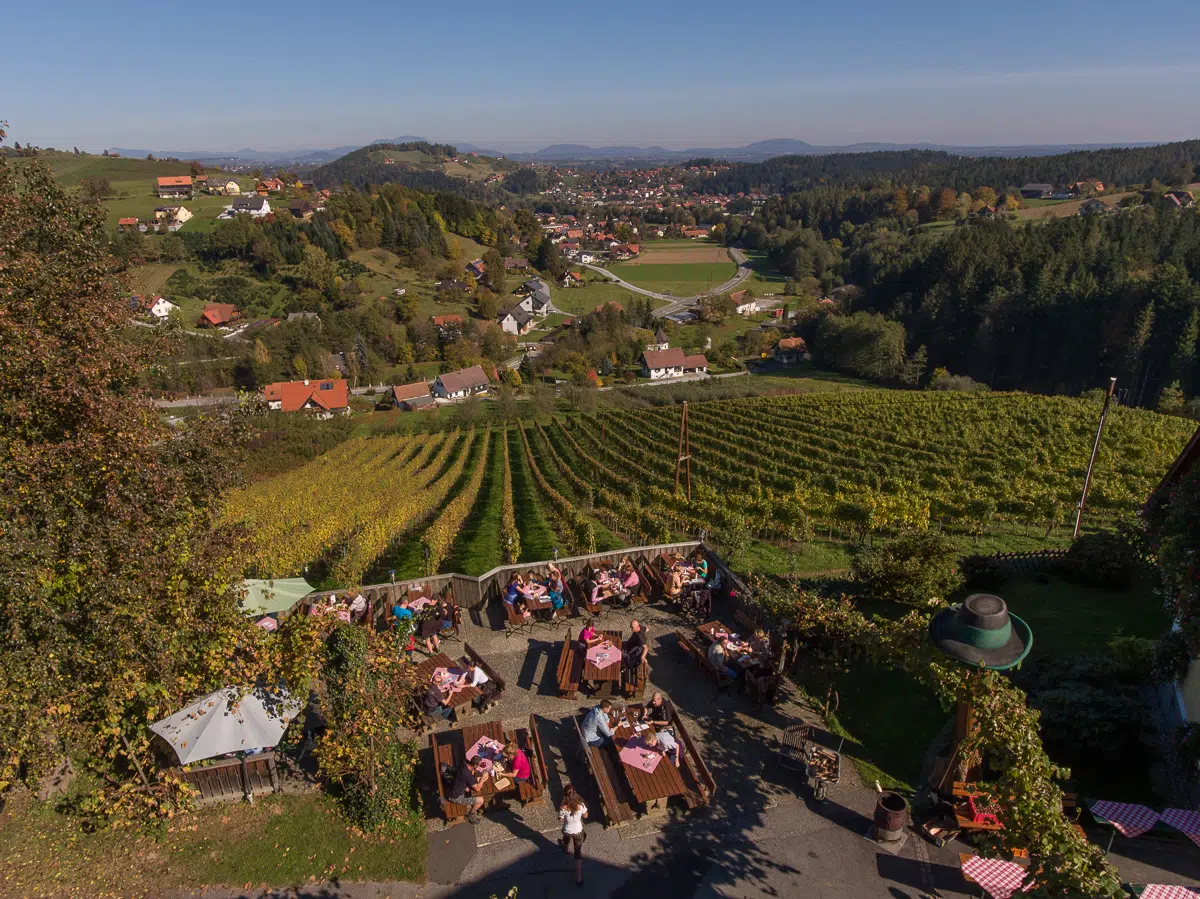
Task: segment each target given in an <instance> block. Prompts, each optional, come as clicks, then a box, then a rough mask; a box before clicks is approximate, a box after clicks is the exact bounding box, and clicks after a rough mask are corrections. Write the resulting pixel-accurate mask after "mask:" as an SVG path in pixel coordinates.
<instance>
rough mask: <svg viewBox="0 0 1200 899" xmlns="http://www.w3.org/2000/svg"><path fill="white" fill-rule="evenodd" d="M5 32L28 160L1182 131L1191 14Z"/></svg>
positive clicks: (6, 102) (516, 16)
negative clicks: (120, 150)
mask: <svg viewBox="0 0 1200 899" xmlns="http://www.w3.org/2000/svg"><path fill="white" fill-rule="evenodd" d="M2 21H3V28H2V29H0V49H2V51H3V55H4V57H5V66H4V68H5V75H4V77H3V81H2V82H0V119H7V120H8V121H9V123H10V126H11V133H10V140H18V141H22V142H25V141H32V142H34V143H36V144H38V145H41V146H59V147H62V146H73V145H77V146H79V147H81V148H85V149H92V150H99V149H101V148H104V147H112V146H122V147H149V148H152V149H160V150H170V149H178V150H200V149H203V150H232V149H236V148H239V147H253V148H256V149H279V148H291V147H332V146H340V145H343V144H361V143H366V142H368V141H370V140H373V139H375V138H384V137H394V136H396V135H401V134H419V135H423V136H426V137H428V138H430V139H433V140H453V141H469V142H473V143H480V144H487V145H489V146H493V147H497V148H498V149H502V150H522V149H535V148H537V147H540V146H544V145H546V144H549V143H558V142H572V143H588V144H592V145H597V144H614V143H621V144H630V143H636V144H643V145H645V144H651V143H653V144H659V145H662V146H669V147H687V146H705V145H707V146H728V145H735V144H740V143H744V142H748V141H751V140H759V139H764V138H772V137H795V138H800V139H802V140H807V141H809V142H810V143H817V144H843V143H850V142H854V141H866V140H881V141H898V142H913V141H933V142H938V143H955V144H976V145H980V144H1019V143H1078V142H1108V141H1112V142H1120V141H1153V140H1178V139H1183V138H1189V137H1200V92H1198V91H1197V86H1200V3H1198V2H1196V0H1142V2H1139V3H1137V4H1131V3H1128V2H1124V3H1118V2H1113V0H1093V2H1081V0H1041V2H1037V3H1034V2H1029V0H1007V2H1000V3H987V4H983V3H979V2H976V0H956V2H945V0H915V2H910V3H897V2H895V0H840V2H836V3H813V2H811V0H810V2H798V0H758V2H754V3H744V4H730V3H728V2H721V3H716V2H709V0H691V2H686V3H684V2H676V3H662V2H656V0H650V2H639V3H635V4H618V5H616V6H613V5H604V4H579V3H563V2H554V3H551V2H544V0H527V2H524V3H520V4H515V5H514V4H507V3H496V2H492V3H482V2H476V0H451V2H445V0H443V2H432V3H429V2H418V3H405V2H403V0H400V2H396V0H392V2H387V3H383V2H363V0H343V2H340V3H329V2H325V3H314V2H309V0H291V2H288V3H282V2H257V3H256V2H249V3H230V2H226V0H213V2H209V3H203V4H194V3H161V2H160V3H144V2H119V0H118V2H116V3H110V4H98V3H96V2H94V0H91V2H86V3H85V2H82V0H62V2H57V3H47V4H40V3H34V4H28V3H22V4H9V5H8V6H7V7H6V9H5V11H4V13H3V17H2Z"/></svg>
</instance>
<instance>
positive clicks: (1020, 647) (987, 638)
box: [929, 593, 1033, 671]
mask: <svg viewBox="0 0 1200 899" xmlns="http://www.w3.org/2000/svg"><path fill="white" fill-rule="evenodd" d="M929 636H930V638H931V639H932V640H933V645H934V646H936V647H937V648H938V649H940V650H941V651H942V652H944V653H945V654H946V655H948V656H950V657H951V658H954V659H958V660H959V661H960V662H965V663H966V664H968V665H971V666H973V667H979V668H990V669H991V670H992V671H1005V670H1007V669H1009V668H1012V667H1013V666H1015V665H1018V664H1020V662H1021V660H1022V659H1024V658H1025V656H1027V655H1029V650H1030V649H1032V648H1033V631H1031V630H1030V629H1029V625H1028V624H1026V623H1025V622H1024V621H1022V620H1021V619H1020V618H1018V617H1017V616H1016V615H1013V614H1012V613H1011V612H1009V611H1008V606H1007V605H1005V603H1004V600H1003V599H1001V598H1000V597H999V596H994V595H993V594H991V593H973V594H971V595H970V596H968V597H967V598H966V599H965V600H963V602H962V604H961V605H958V606H953V607H951V608H949V609H944V610H942V611H941V612H938V613H937V614H936V615H934V616H933V618H932V619H931V620H930V622H929Z"/></svg>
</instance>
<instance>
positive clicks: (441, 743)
mask: <svg viewBox="0 0 1200 899" xmlns="http://www.w3.org/2000/svg"><path fill="white" fill-rule="evenodd" d="M480 737H490V738H491V739H493V740H496V741H498V742H500V743H505V742H507V739H508V735H506V734H505V733H504V729H503V728H502V727H501V726H500V722H499V721H487V722H484V723H483V724H471V725H468V726H466V727H463V728H460V729H459V730H451V731H443V732H442V733H436V734H431V735H430V737H429V744H430V747H431V748H432V750H433V767H434V776H435V777H436V778H437V779H438V793H439V795H441V796H442V798H443V799H445V798H447V797H446V796H445V787H444V786H443V784H442V782H441V775H440V774H439V773H438V772H439V771H440V770H441V766H442V765H449V766H450V767H451V768H453V769H454V771H455V772H456V773H457V771H458V769H459V766H460V765H462V763H463V761H464V760H465V759H466V755H467V750H468V749H470V748H471V747H472V746H473V745H475V741H476V740H478V739H479V738H480ZM501 778H502V779H503V778H507V780H508V786H507V787H505V788H504V789H502V790H497V789H496V777H495V773H494V772H489V773H488V774H487V775H485V776H484V778H483V780H482V781H481V782H480V784H479V786H478V787H476V788H475V790H474V791H473V792H472V794H471V795H474V796H479V797H481V798H482V799H483V807H484V808H485V809H486V808H487V807H488V805H489V804H490V803H491V802H492V801H493V800H494V799H495V798H496V797H497V796H503V795H505V794H508V793H516V792H518V788H517V783H516V781H515V780H514V779H513V777H512V775H511V774H509V775H501ZM466 808H467V807H466V806H460V805H456V804H454V803H446V805H445V806H444V807H443V810H444V811H445V813H446V818H447V820H448V821H449V822H450V823H451V824H455V823H457V822H458V821H460V820H462V817H463V816H464V815H465V814H466Z"/></svg>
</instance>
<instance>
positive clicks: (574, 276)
mask: <svg viewBox="0 0 1200 899" xmlns="http://www.w3.org/2000/svg"><path fill="white" fill-rule="evenodd" d="M562 286H563V287H583V275H581V274H579V272H563V276H562Z"/></svg>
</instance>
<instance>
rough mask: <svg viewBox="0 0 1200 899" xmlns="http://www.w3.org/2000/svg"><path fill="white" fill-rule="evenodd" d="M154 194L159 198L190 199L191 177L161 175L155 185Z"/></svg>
mask: <svg viewBox="0 0 1200 899" xmlns="http://www.w3.org/2000/svg"><path fill="white" fill-rule="evenodd" d="M154 190H155V193H157V194H158V195H159V196H160V197H189V198H190V197H191V195H192V176H191V175H163V176H161V177H160V178H159V179H158V182H157V184H156V185H155V188H154Z"/></svg>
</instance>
